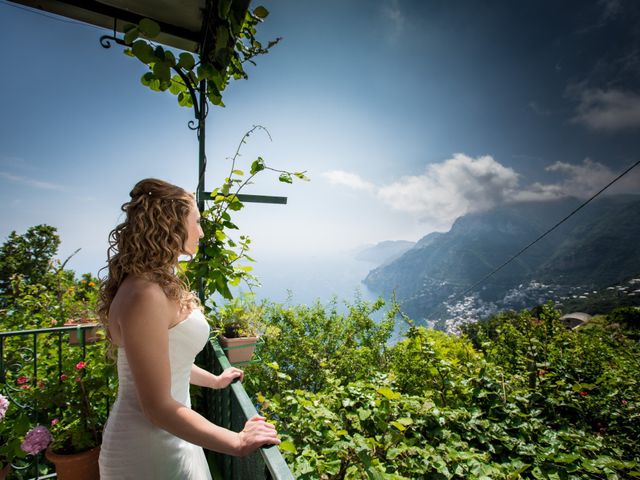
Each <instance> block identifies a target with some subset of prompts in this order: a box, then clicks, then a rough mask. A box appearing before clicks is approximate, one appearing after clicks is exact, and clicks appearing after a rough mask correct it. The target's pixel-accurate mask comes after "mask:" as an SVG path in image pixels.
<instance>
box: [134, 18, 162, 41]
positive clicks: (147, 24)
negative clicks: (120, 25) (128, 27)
mask: <svg viewBox="0 0 640 480" xmlns="http://www.w3.org/2000/svg"><path fill="white" fill-rule="evenodd" d="M138 29H139V30H140V32H141V33H142V35H144V36H145V37H149V38H154V37H157V36H158V34H159V33H160V25H158V24H157V23H156V22H154V21H153V20H151V19H150V18H143V19H142V20H140V23H139V24H138Z"/></svg>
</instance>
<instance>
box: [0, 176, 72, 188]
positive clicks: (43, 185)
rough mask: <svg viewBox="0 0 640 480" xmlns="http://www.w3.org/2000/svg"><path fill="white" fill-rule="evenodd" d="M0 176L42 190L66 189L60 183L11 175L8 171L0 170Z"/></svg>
mask: <svg viewBox="0 0 640 480" xmlns="http://www.w3.org/2000/svg"><path fill="white" fill-rule="evenodd" d="M0 177H2V178H4V179H5V180H9V181H10V182H13V183H20V184H22V185H27V186H28V187H33V188H39V189H42V190H57V191H59V192H65V191H67V189H66V188H65V187H64V186H62V185H58V184H55V183H51V182H43V181H41V180H35V179H33V178H27V177H22V176H19V175H13V174H11V173H8V172H0Z"/></svg>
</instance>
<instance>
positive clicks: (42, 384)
mask: <svg viewBox="0 0 640 480" xmlns="http://www.w3.org/2000/svg"><path fill="white" fill-rule="evenodd" d="M45 387H46V385H45V383H44V382H43V381H42V380H40V381H39V382H38V388H39V389H40V390H44V389H45Z"/></svg>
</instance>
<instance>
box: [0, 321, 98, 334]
mask: <svg viewBox="0 0 640 480" xmlns="http://www.w3.org/2000/svg"><path fill="white" fill-rule="evenodd" d="M99 325H100V324H97V323H79V324H78V325H69V326H66V327H50V328H30V329H27V330H12V331H9V332H3V331H0V337H11V336H14V335H15V336H19V335H37V334H39V333H55V332H67V331H69V330H86V329H88V328H94V327H96V326H99Z"/></svg>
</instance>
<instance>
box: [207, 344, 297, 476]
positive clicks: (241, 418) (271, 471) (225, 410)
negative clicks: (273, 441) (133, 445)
mask: <svg viewBox="0 0 640 480" xmlns="http://www.w3.org/2000/svg"><path fill="white" fill-rule="evenodd" d="M199 360H200V361H201V362H202V365H201V366H203V368H206V369H207V370H210V371H212V372H213V373H214V374H216V375H219V374H220V373H221V372H222V371H223V370H225V369H226V368H229V367H230V366H231V364H230V363H229V360H228V359H227V357H226V355H225V353H224V350H223V349H222V347H221V346H220V344H219V343H218V340H217V339H212V340H211V341H210V342H209V343H208V344H207V346H206V348H205V350H204V351H203V352H202V354H201V356H200V358H199ZM203 393H204V402H203V403H204V405H203V408H204V410H205V411H204V412H202V413H203V414H204V415H205V416H206V417H207V418H208V419H209V420H211V421H212V422H214V423H215V424H216V425H220V426H222V427H224V428H228V429H230V430H233V431H236V432H239V431H241V430H242V429H243V427H244V424H245V422H246V421H247V420H248V419H249V418H251V417H253V416H254V415H258V411H257V410H256V408H255V406H254V404H253V402H252V401H251V399H250V398H249V395H247V392H246V391H245V389H244V387H243V386H242V384H241V383H240V382H237V381H236V382H234V383H232V384H231V386H230V388H225V389H224V390H211V389H206V390H204V392H203ZM209 456H210V463H212V464H213V465H212V471H213V472H214V475H215V474H217V475H218V476H219V478H222V479H224V480H239V479H243V480H244V479H252V480H262V479H265V480H266V479H274V480H291V479H294V478H295V477H294V476H293V474H292V473H291V470H289V467H288V466H287V464H286V462H285V461H284V458H282V455H281V453H280V450H278V447H277V446H268V447H263V448H261V449H259V450H258V451H257V452H255V453H253V454H252V455H249V456H247V457H231V456H228V455H222V454H219V453H214V452H209Z"/></svg>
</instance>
